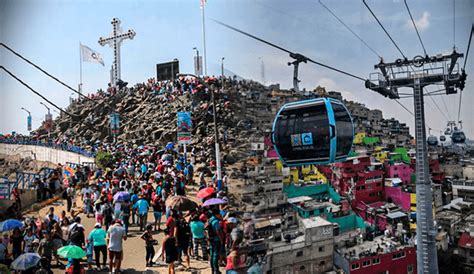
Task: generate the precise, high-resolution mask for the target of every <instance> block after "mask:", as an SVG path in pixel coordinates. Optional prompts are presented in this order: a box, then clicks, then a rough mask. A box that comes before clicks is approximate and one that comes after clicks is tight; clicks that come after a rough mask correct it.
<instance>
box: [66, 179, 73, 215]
mask: <svg viewBox="0 0 474 274" xmlns="http://www.w3.org/2000/svg"><path fill="white" fill-rule="evenodd" d="M74 195H75V190H74V188H73V187H72V185H69V186H68V188H67V189H66V202H67V212H71V208H72V202H73V200H74Z"/></svg>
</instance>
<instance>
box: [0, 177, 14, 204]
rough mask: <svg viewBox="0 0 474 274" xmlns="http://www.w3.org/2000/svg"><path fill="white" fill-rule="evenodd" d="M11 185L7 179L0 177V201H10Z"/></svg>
mask: <svg viewBox="0 0 474 274" xmlns="http://www.w3.org/2000/svg"><path fill="white" fill-rule="evenodd" d="M11 184H12V183H11V182H10V181H8V178H7V177H0V201H1V200H10V195H11V190H12V188H11Z"/></svg>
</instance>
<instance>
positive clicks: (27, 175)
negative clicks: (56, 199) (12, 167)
mask: <svg viewBox="0 0 474 274" xmlns="http://www.w3.org/2000/svg"><path fill="white" fill-rule="evenodd" d="M53 171H54V169H52V168H43V169H41V170H40V172H39V173H32V172H23V171H17V172H16V182H15V185H14V187H19V188H21V189H31V188H33V189H34V188H36V185H34V184H33V182H34V181H35V179H40V180H42V181H45V179H47V178H48V176H49V174H51V172H53Z"/></svg>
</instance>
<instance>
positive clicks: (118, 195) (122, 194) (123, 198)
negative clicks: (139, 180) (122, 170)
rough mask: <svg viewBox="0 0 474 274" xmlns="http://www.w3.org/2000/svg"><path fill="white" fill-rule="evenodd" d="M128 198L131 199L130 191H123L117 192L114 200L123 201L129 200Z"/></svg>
mask: <svg viewBox="0 0 474 274" xmlns="http://www.w3.org/2000/svg"><path fill="white" fill-rule="evenodd" d="M127 200H130V193H128V192H125V191H121V192H117V193H116V194H115V195H114V201H116V202H122V201H127Z"/></svg>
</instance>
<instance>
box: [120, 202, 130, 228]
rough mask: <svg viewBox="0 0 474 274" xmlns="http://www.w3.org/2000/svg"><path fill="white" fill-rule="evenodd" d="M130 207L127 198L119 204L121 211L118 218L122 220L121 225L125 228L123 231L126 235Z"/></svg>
mask: <svg viewBox="0 0 474 274" xmlns="http://www.w3.org/2000/svg"><path fill="white" fill-rule="evenodd" d="M131 209H132V205H131V204H130V201H129V200H126V201H125V202H123V203H122V205H121V213H120V218H121V219H122V221H123V226H124V228H125V233H127V235H128V227H129V226H130V211H131Z"/></svg>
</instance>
